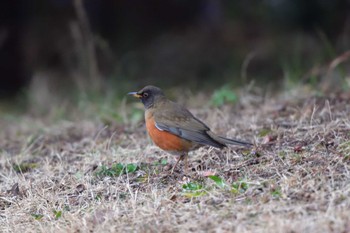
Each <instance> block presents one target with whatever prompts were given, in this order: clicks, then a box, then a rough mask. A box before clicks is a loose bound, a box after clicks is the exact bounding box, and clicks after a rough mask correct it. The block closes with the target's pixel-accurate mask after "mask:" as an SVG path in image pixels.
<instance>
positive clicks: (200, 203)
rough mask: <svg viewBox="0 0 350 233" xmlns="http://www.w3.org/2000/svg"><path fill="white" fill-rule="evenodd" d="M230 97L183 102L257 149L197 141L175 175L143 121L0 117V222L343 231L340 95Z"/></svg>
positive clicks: (114, 228)
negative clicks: (224, 101) (219, 103)
mask: <svg viewBox="0 0 350 233" xmlns="http://www.w3.org/2000/svg"><path fill="white" fill-rule="evenodd" d="M238 97H239V98H238V101H236V102H235V103H234V104H224V105H222V106H220V107H214V106H213V105H210V104H203V103H206V100H207V99H206V96H205V95H199V96H197V97H196V96H195V97H193V98H194V99H196V101H199V104H191V103H192V102H189V103H188V104H187V106H188V107H189V109H190V110H191V111H192V112H193V113H194V115H196V116H197V117H198V118H200V119H201V120H203V121H204V122H206V123H207V124H208V125H209V126H210V127H211V129H212V130H213V131H214V132H216V133H217V134H219V135H223V136H227V137H231V138H236V139H241V140H245V141H251V142H254V143H255V146H254V147H253V148H242V147H237V146H230V147H228V148H225V149H223V150H218V149H214V148H209V147H202V148H200V149H199V150H197V151H193V152H191V153H190V156H189V168H190V169H189V171H187V172H185V171H184V165H183V164H182V163H180V165H179V166H178V167H177V168H176V169H175V171H174V173H173V174H171V173H170V169H171V166H172V165H173V164H174V163H175V159H176V158H175V157H174V156H173V155H169V154H167V153H165V152H163V151H161V150H160V149H158V148H157V147H156V146H154V145H152V143H151V141H150V139H149V138H148V137H147V134H146V132H145V127H144V123H143V122H142V121H140V122H139V123H136V124H131V123H127V124H121V123H111V124H106V122H104V121H102V120H98V119H93V118H92V119H91V118H86V119H85V118H84V116H80V117H79V119H76V120H66V119H50V117H49V118H40V117H33V116H31V115H30V114H27V115H23V116H17V117H10V116H7V117H2V118H1V119H0V128H1V134H0V231H1V232H131V231H134V232H135V231H136V232H189V231H196V232H350V182H349V181H350V172H349V171H350V107H349V104H348V103H349V101H350V95H349V94H348V93H345V92H339V93H337V94H335V93H332V94H319V93H315V92H311V91H309V90H307V89H306V90H305V89H302V88H299V89H298V88H296V89H295V90H293V91H289V92H285V93H280V94H277V95H269V94H268V93H266V92H263V91H259V90H258V91H254V90H248V89H246V90H245V91H242V92H241V93H240V94H239V96H238ZM132 101H134V100H132ZM201 101H202V102H201ZM128 102H129V101H128ZM130 102H131V101H130ZM128 106H129V105H128ZM125 108H126V109H128V107H125V106H124V107H123V109H125ZM132 109H133V108H130V109H129V110H128V113H127V114H132V111H133V110H132ZM119 110H120V109H117V110H116V111H119Z"/></svg>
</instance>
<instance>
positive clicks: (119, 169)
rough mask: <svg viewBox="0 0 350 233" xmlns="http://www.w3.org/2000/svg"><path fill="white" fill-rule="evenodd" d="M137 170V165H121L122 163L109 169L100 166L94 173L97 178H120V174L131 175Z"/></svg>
mask: <svg viewBox="0 0 350 233" xmlns="http://www.w3.org/2000/svg"><path fill="white" fill-rule="evenodd" d="M137 169H138V165H137V164H134V163H129V164H126V165H124V164H122V163H116V164H113V165H112V166H111V168H108V167H107V166H105V165H102V166H101V167H100V169H98V171H97V172H96V173H95V174H96V176H98V177H105V176H111V177H114V176H120V175H122V174H126V173H133V172H135V171H136V170H137Z"/></svg>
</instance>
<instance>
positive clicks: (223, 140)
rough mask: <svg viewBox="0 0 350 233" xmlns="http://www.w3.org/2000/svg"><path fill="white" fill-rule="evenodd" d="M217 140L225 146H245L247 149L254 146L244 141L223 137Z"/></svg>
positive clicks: (218, 137)
mask: <svg viewBox="0 0 350 233" xmlns="http://www.w3.org/2000/svg"><path fill="white" fill-rule="evenodd" d="M217 140H218V141H219V142H220V143H224V144H232V145H238V146H245V147H251V146H253V144H252V143H250V142H243V141H239V140H235V139H231V138H224V137H221V136H217Z"/></svg>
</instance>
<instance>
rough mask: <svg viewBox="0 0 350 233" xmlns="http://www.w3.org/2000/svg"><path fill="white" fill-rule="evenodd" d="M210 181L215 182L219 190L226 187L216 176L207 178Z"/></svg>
mask: <svg viewBox="0 0 350 233" xmlns="http://www.w3.org/2000/svg"><path fill="white" fill-rule="evenodd" d="M208 177H209V178H210V179H211V180H213V181H214V182H215V184H216V185H217V186H218V187H220V188H225V187H226V186H227V185H226V183H225V181H224V180H223V179H222V178H220V177H218V176H208Z"/></svg>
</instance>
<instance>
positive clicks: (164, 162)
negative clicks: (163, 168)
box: [160, 159, 168, 165]
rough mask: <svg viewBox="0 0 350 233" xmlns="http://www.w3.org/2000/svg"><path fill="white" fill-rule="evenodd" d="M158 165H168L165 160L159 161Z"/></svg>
mask: <svg viewBox="0 0 350 233" xmlns="http://www.w3.org/2000/svg"><path fill="white" fill-rule="evenodd" d="M160 164H161V165H167V164H168V161H167V160H166V159H162V160H161V161H160Z"/></svg>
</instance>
